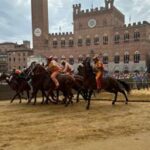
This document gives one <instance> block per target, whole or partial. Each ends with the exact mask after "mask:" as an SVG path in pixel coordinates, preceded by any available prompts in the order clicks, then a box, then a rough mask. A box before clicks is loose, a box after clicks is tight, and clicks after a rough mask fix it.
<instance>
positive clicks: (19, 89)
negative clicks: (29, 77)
mask: <svg viewBox="0 0 150 150" xmlns="http://www.w3.org/2000/svg"><path fill="white" fill-rule="evenodd" d="M1 80H5V81H6V82H7V84H8V85H9V87H10V88H11V89H12V90H13V91H15V92H16V94H15V95H14V96H13V98H12V99H11V101H10V102H11V103H12V102H13V101H14V99H15V98H16V97H17V96H18V97H19V99H20V103H21V94H22V93H23V92H24V91H26V93H27V98H28V99H29V91H30V86H29V85H28V82H27V81H26V80H25V79H21V78H17V77H16V75H14V74H10V75H8V74H5V73H2V74H1V76H0V81H1Z"/></svg>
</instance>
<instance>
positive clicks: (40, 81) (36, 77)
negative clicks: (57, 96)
mask: <svg viewBox="0 0 150 150" xmlns="http://www.w3.org/2000/svg"><path fill="white" fill-rule="evenodd" d="M57 79H58V81H59V83H60V86H59V88H58V90H60V91H62V93H63V95H64V97H65V99H64V101H65V104H66V106H67V105H68V104H69V103H71V102H72V97H73V94H72V86H73V84H74V80H73V78H72V77H70V76H68V75H63V74H59V75H58V76H57ZM32 86H33V93H32V97H31V98H30V100H29V103H30V101H31V99H32V98H33V97H35V96H36V94H37V91H38V90H42V91H46V92H48V94H45V96H46V97H47V100H48V96H49V94H50V95H51V94H53V91H54V90H56V89H55V88H56V87H55V84H54V82H53V81H52V80H51V78H50V74H49V73H48V71H47V70H46V69H45V68H44V67H43V66H41V65H40V64H36V65H35V67H34V69H33V70H32ZM67 100H68V101H67ZM35 103H36V99H35V101H34V104H35Z"/></svg>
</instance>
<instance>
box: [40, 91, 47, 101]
mask: <svg viewBox="0 0 150 150" xmlns="http://www.w3.org/2000/svg"><path fill="white" fill-rule="evenodd" d="M41 92H42V102H41V104H44V96H45V94H44V91H43V90H41ZM46 102H47V99H46V101H45V103H46Z"/></svg>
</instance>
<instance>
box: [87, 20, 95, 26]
mask: <svg viewBox="0 0 150 150" xmlns="http://www.w3.org/2000/svg"><path fill="white" fill-rule="evenodd" d="M88 26H89V27H90V28H94V27H95V26H96V20H95V19H90V20H89V21H88Z"/></svg>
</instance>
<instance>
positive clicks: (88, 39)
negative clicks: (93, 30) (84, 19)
mask: <svg viewBox="0 0 150 150" xmlns="http://www.w3.org/2000/svg"><path fill="white" fill-rule="evenodd" d="M90 45H91V39H90V36H87V37H86V46H90Z"/></svg>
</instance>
